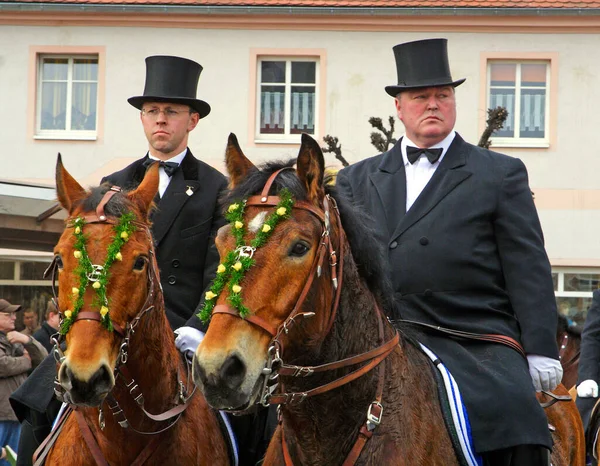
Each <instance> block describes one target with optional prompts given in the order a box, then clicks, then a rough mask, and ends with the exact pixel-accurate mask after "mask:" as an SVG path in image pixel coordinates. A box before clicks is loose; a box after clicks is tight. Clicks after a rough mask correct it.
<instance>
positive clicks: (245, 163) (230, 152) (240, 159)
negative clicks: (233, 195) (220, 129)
mask: <svg viewBox="0 0 600 466" xmlns="http://www.w3.org/2000/svg"><path fill="white" fill-rule="evenodd" d="M225 165H226V166H227V173H229V187H230V188H235V187H236V186H237V185H239V184H240V182H241V181H242V180H243V179H244V178H246V176H247V175H248V172H249V171H250V170H251V169H253V168H256V167H255V166H254V164H253V163H252V162H250V160H248V159H247V158H246V156H245V155H244V153H243V152H242V149H240V145H239V144H238V140H237V137H236V136H235V134H233V133H229V139H228V140H227V149H226V150H225Z"/></svg>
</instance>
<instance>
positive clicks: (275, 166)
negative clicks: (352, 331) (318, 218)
mask: <svg viewBox="0 0 600 466" xmlns="http://www.w3.org/2000/svg"><path fill="white" fill-rule="evenodd" d="M294 163H295V159H291V160H288V161H271V162H266V163H264V164H262V165H260V166H259V167H258V169H257V170H251V171H250V172H249V173H248V175H247V176H246V178H245V179H244V180H243V181H242V182H241V183H240V184H239V185H238V186H236V187H235V188H234V189H233V190H231V191H230V192H229V193H228V194H227V195H226V196H225V197H224V198H223V200H222V202H223V206H224V207H226V206H227V205H229V204H231V203H232V202H236V201H239V200H242V199H246V198H248V197H250V196H252V195H255V194H258V193H260V192H261V190H262V189H263V187H264V186H265V184H266V182H267V180H268V179H269V176H271V174H272V173H274V172H275V171H277V170H279V169H281V168H285V167H292V166H293V165H294ZM326 181H327V180H326ZM283 188H287V189H288V190H289V191H290V192H291V194H292V196H293V197H294V198H295V199H296V200H299V201H305V200H306V199H307V193H306V190H305V189H304V186H303V185H302V183H301V182H300V180H299V179H298V177H297V176H296V174H295V171H292V170H284V171H282V172H281V173H280V174H279V175H278V176H277V178H275V181H274V183H273V185H272V186H271V191H270V194H274V193H278V192H279V191H281V190H282V189H283ZM325 193H326V194H329V195H331V197H333V198H334V199H335V201H336V203H337V206H338V209H339V212H340V218H341V220H342V226H343V228H344V231H345V233H346V237H347V238H348V243H349V244H350V250H351V253H352V257H353V259H354V262H355V263H356V266H357V269H358V273H359V275H360V276H361V278H363V279H364V280H365V282H366V284H367V286H368V287H369V289H370V290H371V291H372V292H373V294H374V295H375V297H376V298H377V301H378V302H379V304H380V306H381V307H382V310H383V312H384V313H385V314H386V315H387V316H388V317H389V318H390V319H395V318H398V316H397V315H395V313H394V304H393V296H394V292H393V288H392V284H391V281H390V279H389V278H388V277H389V273H388V270H387V268H388V262H387V259H386V257H385V255H384V250H383V247H382V246H380V245H379V243H377V242H375V241H373V238H374V237H375V228H374V225H375V222H374V221H373V219H372V217H371V216H370V215H369V214H367V213H366V212H365V211H363V210H358V209H356V208H355V207H354V206H353V205H352V203H351V202H349V201H348V200H346V199H345V198H344V197H343V196H342V195H340V194H339V193H338V192H337V191H336V189H335V186H333V185H331V184H329V183H327V182H326V183H325Z"/></svg>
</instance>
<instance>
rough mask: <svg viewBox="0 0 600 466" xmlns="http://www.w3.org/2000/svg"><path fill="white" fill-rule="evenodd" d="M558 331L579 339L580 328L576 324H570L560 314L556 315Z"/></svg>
mask: <svg viewBox="0 0 600 466" xmlns="http://www.w3.org/2000/svg"><path fill="white" fill-rule="evenodd" d="M558 331H559V332H561V333H564V332H566V333H568V334H569V335H574V336H576V337H579V338H581V327H579V326H578V325H577V324H570V323H569V319H568V318H567V317H566V316H564V315H562V314H561V313H560V312H559V313H558Z"/></svg>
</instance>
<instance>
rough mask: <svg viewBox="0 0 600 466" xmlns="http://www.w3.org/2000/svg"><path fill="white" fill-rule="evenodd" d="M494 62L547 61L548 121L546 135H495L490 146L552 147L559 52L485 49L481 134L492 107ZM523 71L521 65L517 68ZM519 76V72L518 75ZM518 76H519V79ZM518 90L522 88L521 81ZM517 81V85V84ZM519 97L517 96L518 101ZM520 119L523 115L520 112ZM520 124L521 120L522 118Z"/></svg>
mask: <svg viewBox="0 0 600 466" xmlns="http://www.w3.org/2000/svg"><path fill="white" fill-rule="evenodd" d="M492 63H511V64H512V63H515V64H518V65H521V64H524V63H525V64H528V63H534V64H540V63H545V64H546V121H545V128H544V131H545V133H544V134H545V136H544V138H521V137H518V133H517V130H516V129H515V134H516V135H517V137H514V138H506V137H497V136H493V135H492V137H491V138H490V140H491V143H492V144H491V148H492V149H494V148H515V149H528V148H531V149H549V148H550V147H552V146H553V145H554V144H556V134H555V133H556V131H555V128H557V115H558V111H557V107H558V93H557V91H558V53H556V52H482V53H481V55H480V70H481V73H480V103H481V107H480V109H481V111H480V119H479V133H480V134H481V133H482V132H483V130H484V129H485V127H486V120H487V110H488V109H489V108H490V81H491V72H490V70H491V64H492ZM518 68H519V70H520V66H519V67H518ZM519 76H520V75H519ZM517 79H519V78H517ZM517 83H518V85H519V89H520V88H521V84H520V82H518V81H517ZM517 83H515V84H517ZM517 100H519V102H518V104H519V107H520V105H521V104H520V99H517V98H515V101H517ZM519 118H520V115H519ZM519 124H520V121H519Z"/></svg>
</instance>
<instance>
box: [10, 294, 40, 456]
mask: <svg viewBox="0 0 600 466" xmlns="http://www.w3.org/2000/svg"><path fill="white" fill-rule="evenodd" d="M20 310H21V306H19V305H17V304H10V303H9V302H8V301H6V300H5V299H0V446H1V447H4V446H5V445H10V446H11V448H12V449H13V450H15V451H16V450H17V448H18V444H19V433H20V430H21V425H20V424H19V422H18V421H17V417H16V416H15V413H14V412H13V410H12V408H11V406H10V403H9V401H8V397H9V395H10V394H11V393H12V392H14V391H15V390H16V389H17V388H18V387H19V385H21V384H22V383H23V382H24V381H25V379H26V378H27V374H28V372H29V370H30V369H32V368H33V367H36V366H37V365H38V364H39V363H40V362H42V360H43V359H44V358H45V357H46V356H47V355H48V352H47V351H46V349H45V348H44V347H43V346H42V345H41V344H40V343H38V342H37V341H36V340H35V339H34V338H32V337H31V336H28V335H24V334H23V333H20V332H15V331H14V330H15V319H16V318H17V316H16V313H17V312H18V311H20ZM8 464H9V463H8V462H7V461H6V460H4V459H0V466H7V465H8Z"/></svg>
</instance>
